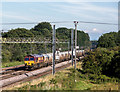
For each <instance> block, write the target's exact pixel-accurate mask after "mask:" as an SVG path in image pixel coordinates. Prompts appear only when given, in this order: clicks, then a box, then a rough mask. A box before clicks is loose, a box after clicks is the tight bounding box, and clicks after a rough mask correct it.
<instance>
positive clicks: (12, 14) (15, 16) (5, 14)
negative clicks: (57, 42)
mask: <svg viewBox="0 0 120 92" xmlns="http://www.w3.org/2000/svg"><path fill="white" fill-rule="evenodd" d="M2 17H3V19H7V18H9V19H11V20H12V19H13V20H14V19H17V20H23V21H33V19H32V18H29V17H28V16H24V15H21V14H18V13H17V12H16V13H15V12H11V11H3V13H2Z"/></svg>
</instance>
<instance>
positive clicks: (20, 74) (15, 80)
mask: <svg viewBox="0 0 120 92" xmlns="http://www.w3.org/2000/svg"><path fill="white" fill-rule="evenodd" d="M70 65H71V60H69V61H64V62H61V63H58V64H56V65H55V71H56V72H57V71H59V70H62V69H64V68H66V67H68V66H70ZM17 69H19V68H17ZM12 70H14V69H12ZM51 73H52V66H48V67H43V68H40V69H35V70H33V71H24V70H17V71H14V72H11V74H10V73H7V74H6V75H2V76H1V78H2V79H1V80H0V87H2V89H6V88H7V87H9V86H14V85H17V84H19V83H22V82H26V81H31V80H33V79H36V78H39V77H41V76H44V75H47V74H51Z"/></svg>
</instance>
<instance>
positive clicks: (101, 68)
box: [82, 48, 120, 78]
mask: <svg viewBox="0 0 120 92" xmlns="http://www.w3.org/2000/svg"><path fill="white" fill-rule="evenodd" d="M82 67H83V71H84V72H85V73H88V74H95V75H102V74H105V75H107V76H114V77H118V78H120V53H118V52H116V51H114V50H109V49H106V48H97V49H96V50H95V51H94V52H90V53H89V55H88V56H87V57H85V58H84V59H83V65H82Z"/></svg>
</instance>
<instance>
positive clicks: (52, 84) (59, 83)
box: [13, 67, 118, 90]
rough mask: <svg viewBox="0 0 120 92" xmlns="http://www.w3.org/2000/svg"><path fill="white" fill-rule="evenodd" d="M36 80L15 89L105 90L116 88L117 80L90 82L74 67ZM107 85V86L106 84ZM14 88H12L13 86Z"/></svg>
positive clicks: (87, 77)
mask: <svg viewBox="0 0 120 92" xmlns="http://www.w3.org/2000/svg"><path fill="white" fill-rule="evenodd" d="M40 79H41V81H38V80H37V83H36V84H34V85H33V83H34V82H33V83H32V82H30V83H29V84H27V85H25V86H21V87H19V88H15V89H16V90H94V89H95V90H96V89H97V90H99V89H100V90H102V89H103V90H106V89H110V88H111V89H114V90H116V89H118V87H117V85H116V84H117V82H116V83H115V82H106V83H104V82H100V83H98V82H97V83H95V82H92V81H93V80H91V79H90V78H89V76H87V75H86V74H83V73H82V72H80V71H79V70H74V68H71V67H69V68H66V69H64V70H61V71H59V72H56V74H55V75H54V76H53V75H48V76H44V77H41V78H40ZM107 85H108V86H107ZM13 90H14V88H13Z"/></svg>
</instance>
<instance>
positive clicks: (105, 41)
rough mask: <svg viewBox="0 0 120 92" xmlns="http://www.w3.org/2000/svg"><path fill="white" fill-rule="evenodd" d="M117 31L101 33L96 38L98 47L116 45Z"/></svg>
mask: <svg viewBox="0 0 120 92" xmlns="http://www.w3.org/2000/svg"><path fill="white" fill-rule="evenodd" d="M117 35H118V33H117V32H110V33H106V34H103V35H102V36H101V37H99V40H98V47H105V48H107V47H114V46H117Z"/></svg>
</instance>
